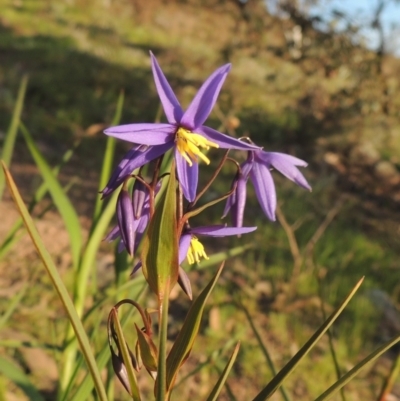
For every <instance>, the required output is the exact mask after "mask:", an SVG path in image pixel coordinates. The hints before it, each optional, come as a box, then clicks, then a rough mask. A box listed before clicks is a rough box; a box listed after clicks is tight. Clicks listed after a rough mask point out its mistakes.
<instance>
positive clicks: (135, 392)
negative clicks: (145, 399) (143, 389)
mask: <svg viewBox="0 0 400 401" xmlns="http://www.w3.org/2000/svg"><path fill="white" fill-rule="evenodd" d="M112 316H113V322H114V323H115V326H114V327H115V331H116V333H117V336H118V342H119V345H120V349H121V356H122V359H123V361H124V365H125V368H126V371H127V374H128V380H129V385H130V389H131V395H132V398H133V400H134V401H140V400H141V398H140V393H139V387H138V382H137V379H136V374H135V372H134V370H133V366H132V362H131V357H130V355H129V351H128V346H127V345H126V341H125V336H124V332H123V330H122V327H121V323H120V321H119V318H118V313H117V311H116V310H115V309H114V310H113V311H112Z"/></svg>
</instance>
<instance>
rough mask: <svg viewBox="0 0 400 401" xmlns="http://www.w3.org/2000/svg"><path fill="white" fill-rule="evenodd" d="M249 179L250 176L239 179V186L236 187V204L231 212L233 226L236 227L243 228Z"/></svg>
mask: <svg viewBox="0 0 400 401" xmlns="http://www.w3.org/2000/svg"><path fill="white" fill-rule="evenodd" d="M247 178H248V175H246V176H242V177H241V178H239V181H238V184H237V187H236V202H235V204H234V207H233V209H232V211H231V216H232V224H233V225H234V226H235V227H242V226H243V216H244V209H245V206H246V199H247V188H246V186H247Z"/></svg>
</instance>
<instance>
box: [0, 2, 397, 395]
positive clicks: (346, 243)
mask: <svg viewBox="0 0 400 401" xmlns="http://www.w3.org/2000/svg"><path fill="white" fill-rule="evenodd" d="M320 3H324V4H326V3H328V4H329V1H328V0H327V1H324V2H323V1H322V0H321V1H318V0H315V1H308V2H307V1H290V0H287V1H285V0H281V1H279V0H275V1H272V0H270V1H267V2H264V1H261V0H247V1H240V0H175V1H174V0H147V1H141V0H119V1H116V0H59V1H57V2H54V1H50V0H40V1H39V0H36V1H33V0H31V1H29V0H0V10H1V11H0V146H1V145H2V141H4V138H5V132H6V130H7V127H8V126H9V124H10V120H11V115H12V110H13V108H14V105H15V102H16V97H17V93H18V87H19V85H20V82H21V79H22V77H23V76H25V75H27V76H28V77H29V83H28V86H27V92H26V97H25V103H24V108H23V113H22V121H23V122H24V124H25V125H26V126H27V127H28V128H29V130H30V132H31V133H32V136H33V138H34V140H35V142H36V144H37V145H38V147H39V148H40V150H41V151H42V152H43V154H44V155H45V156H46V158H47V160H48V161H49V163H50V164H51V165H55V164H57V163H58V161H59V160H60V158H61V157H62V155H63V154H64V153H65V152H66V151H67V150H68V149H70V148H71V147H73V146H74V144H76V143H77V142H79V144H80V145H79V148H77V149H76V151H75V153H74V155H73V157H72V159H71V161H70V162H69V163H67V164H66V166H65V167H63V169H62V170H61V173H60V176H59V179H60V181H61V182H62V183H63V184H64V185H68V187H69V195H70V197H71V199H72V201H73V203H74V205H75V207H76V208H77V210H78V212H79V216H80V219H81V222H82V225H83V227H86V228H88V227H89V225H90V223H89V220H90V216H91V215H92V209H93V205H94V201H95V198H96V197H97V196H98V195H97V181H98V176H99V171H100V166H101V163H102V157H103V153H104V146H105V137H104V135H103V134H102V130H103V129H104V128H105V127H106V126H108V125H109V124H110V121H111V119H112V116H113V114H114V112H115V107H116V102H117V98H118V96H119V94H120V92H121V91H123V92H124V95H125V102H124V107H123V113H122V119H121V122H122V123H128V122H143V121H149V122H151V121H154V120H155V119H156V118H159V116H160V106H159V100H158V96H157V93H156V91H155V87H154V84H153V81H152V75H151V69H150V59H149V50H151V51H153V52H154V53H155V55H156V56H157V58H158V60H159V63H160V65H161V66H162V68H163V70H164V72H165V74H166V75H167V77H168V79H169V81H170V83H171V85H172V86H173V88H174V90H175V92H176V93H177V96H178V98H179V99H181V102H182V104H183V105H187V104H188V102H189V101H190V99H191V98H192V96H193V94H194V93H195V92H196V90H197V88H198V87H199V85H200V84H201V83H202V82H203V81H204V79H205V78H206V77H207V76H208V75H209V74H210V73H211V72H212V71H213V70H214V69H215V68H216V67H218V66H220V65H221V64H223V63H226V62H231V63H232V64H233V68H232V71H231V73H230V74H229V76H228V79H227V81H226V83H225V85H224V88H223V90H222V93H221V95H220V98H219V101H218V107H217V108H216V109H215V110H214V111H213V113H212V115H211V122H210V125H213V126H214V127H216V128H218V127H222V128H225V129H226V130H227V131H228V132H229V133H230V134H232V135H236V136H251V137H252V138H253V139H254V140H255V141H256V142H257V143H258V144H260V145H261V146H264V147H265V149H266V150H273V151H280V152H286V153H290V154H293V155H295V156H297V157H300V158H302V159H304V160H306V161H308V162H309V167H308V168H307V169H306V170H304V174H305V176H306V177H307V179H308V181H309V182H310V184H311V185H312V187H313V192H312V193H311V194H310V193H306V192H304V191H303V190H301V189H300V188H297V187H295V186H294V185H293V184H292V183H290V182H287V181H285V180H283V179H281V177H279V176H278V175H276V176H275V178H276V182H277V187H278V189H279V191H278V192H279V195H278V197H279V211H278V212H279V213H278V220H279V222H276V223H270V222H268V221H267V220H266V218H264V217H260V216H261V213H260V210H259V208H258V204H257V201H256V200H255V199H254V196H253V197H252V198H251V199H250V200H249V201H248V207H247V212H246V213H247V214H246V219H247V224H248V225H253V224H254V220H256V223H257V225H258V227H259V228H258V230H257V232H256V233H255V234H254V236H253V237H247V238H246V237H243V238H241V239H240V240H238V239H234V240H233V241H231V242H228V241H227V242H226V243H223V242H222V243H220V244H222V245H223V246H224V247H225V246H226V247H228V246H232V245H239V244H241V243H243V241H244V242H245V243H247V242H251V243H252V245H253V248H251V249H250V250H248V251H247V252H246V253H245V254H244V255H242V256H241V257H240V258H236V259H231V260H230V261H229V263H228V265H227V269H226V271H225V273H224V276H223V278H222V280H221V285H220V288H219V289H217V291H216V293H215V294H214V297H213V302H212V306H211V307H210V309H209V313H208V317H209V318H208V321H207V325H206V328H205V329H204V332H203V334H208V335H209V336H210V335H211V339H212V340H211V341H210V339H209V338H208V339H207V341H206V340H205V337H203V336H202V337H201V338H200V340H199V343H198V345H197V347H195V349H194V352H193V356H192V359H191V361H192V362H189V364H188V366H189V367H188V368H187V370H188V371H190V367H191V368H194V363H196V362H204V361H205V360H207V358H209V359H210V360H211V362H212V363H211V365H210V366H211V367H210V366H209V367H208V368H207V369H203V370H202V371H201V373H200V374H198V375H197V376H196V377H197V381H196V384H195V385H193V388H191V387H190V386H189V387H186V388H185V389H183V387H185V386H182V391H183V392H184V394H186V395H185V397H189V396H190V397H193V399H201V396H202V394H203V391H206V390H207V383H208V381H209V380H210V376H211V375H213V374H215V371H218V369H220V367H219V365H218V363H217V362H214V361H213V357H212V351H213V350H215V349H216V348H219V347H220V348H221V347H223V346H224V345H225V343H226V341H227V337H229V338H232V339H241V340H242V341H244V346H243V348H242V351H241V353H240V355H239V362H238V363H237V368H236V370H235V373H234V374H235V375H236V381H235V382H234V383H232V385H231V390H230V391H228V395H227V397H228V398H227V399H232V397H234V398H233V399H235V397H236V398H237V399H247V398H246V397H248V396H251V395H253V394H256V392H257V391H256V389H257V388H259V387H260V386H262V385H263V384H265V377H268V375H270V373H269V370H268V369H267V368H266V367H265V371H264V370H263V369H264V368H261V367H260V366H261V365H262V356H261V355H260V352H259V349H258V348H257V347H256V346H255V344H256V342H255V339H254V335H253V333H252V330H251V329H250V328H249V325H248V322H247V320H246V316H245V315H244V314H243V313H241V312H238V309H237V307H235V306H234V305H235V302H236V301H238V299H237V297H240V301H241V302H243V303H245V304H246V307H247V308H248V309H249V311H250V312H251V314H252V315H253V316H254V317H255V321H256V324H257V325H258V327H259V329H260V331H261V332H262V333H263V336H264V338H265V342H266V344H268V346H269V347H270V352H271V354H272V359H273V360H274V362H275V364H276V366H277V367H281V366H283V364H284V362H285V361H286V360H287V359H288V357H289V356H291V355H293V353H294V352H295V351H296V350H297V349H298V348H299V346H301V345H302V344H303V343H304V341H305V340H306V339H307V338H308V336H309V335H310V333H311V332H312V331H313V330H315V328H316V327H317V326H318V324H319V323H320V322H321V319H322V316H323V310H325V312H326V313H328V312H329V311H330V310H331V308H332V306H333V305H336V304H337V303H338V302H339V301H340V300H341V299H342V298H343V297H344V295H345V294H346V293H347V292H348V291H349V290H350V288H352V287H353V285H354V284H355V282H356V281H357V280H358V279H359V278H360V277H361V276H362V275H365V276H366V280H365V283H364V285H363V290H362V292H361V293H360V294H358V296H357V299H356V300H355V301H353V303H352V304H351V306H350V307H349V308H348V310H347V312H346V313H345V314H344V316H343V318H342V320H341V322H339V324H338V325H337V327H336V329H335V332H334V333H333V342H334V344H335V349H336V353H337V355H338V356H339V360H340V361H339V362H340V369H342V371H346V370H348V368H349V366H351V365H352V364H353V363H354V362H355V361H356V360H357V359H358V358H359V357H360V355H364V354H365V353H366V352H368V351H370V350H371V349H372V348H374V347H375V346H376V345H377V344H380V343H381V342H382V341H383V340H385V339H387V338H388V337H390V336H391V335H393V334H396V333H399V331H400V312H399V304H400V270H399V268H400V267H399V255H400V246H399V245H400V212H399V210H400V209H399V205H400V91H399V89H400V81H399V80H400V78H399V77H400V60H399V59H398V57H396V55H395V54H398V53H396V51H398V49H397V48H396V47H395V42H393V40H392V38H391V36H387V35H386V34H385V32H386V31H385V30H384V28H385V27H384V24H385V22H384V20H383V17H382V15H383V13H384V11H385V7H388V6H389V3H393V4H395V2H391V1H389V0H388V1H385V0H377V1H376V2H375V3H371V4H372V6H371V10H370V14H369V15H370V18H369V20H368V21H366V20H365V19H364V20H363V21H361V22H360V21H357V20H354V19H350V18H349V15H348V14H346V6H344V7H342V9H341V10H336V9H335V8H334V7H333V6H332V8H330V13H329V14H328V15H327V14H319V13H318V8H315V7H317V6H318V5H320ZM336 3H337V2H336ZM349 3H357V2H356V1H354V2H352V1H349V2H348V3H347V2H346V4H349ZM393 4H391V6H393ZM353 5H354V4H353ZM397 7H398V8H400V4H399V5H397ZM351 9H352V8H351ZM315 10H317V11H315ZM311 11H312V12H311ZM365 29H367V30H368V32H374V34H375V37H376V38H377V40H376V41H375V43H374V46H369V43H368V37H365V34H364V32H365ZM128 148H129V144H124V143H118V144H117V154H116V160H118V159H119V158H120V156H121V155H122V154H123V152H125V151H126V150H127V149H128ZM205 170H206V171H208V172H209V173H210V171H211V170H210V169H209V170H207V168H206V169H205ZM11 171H12V173H13V174H14V175H15V177H16V180H17V183H18V184H19V186H20V188H21V191H22V193H23V194H24V196H25V197H26V200H27V201H29V200H30V196H31V194H32V193H33V191H34V190H35V188H37V186H38V184H39V182H40V180H39V178H38V173H37V169H36V168H35V165H34V163H33V161H32V159H31V157H30V154H29V151H28V150H27V148H26V145H25V143H24V141H23V139H22V137H18V138H17V145H16V148H15V152H14V154H13V159H12V164H11ZM224 174H226V176H224V177H222V179H221V180H220V181H219V183H218V184H217V185H215V186H214V191H215V192H222V191H223V190H224V189H225V187H226V183H225V182H230V180H231V176H232V171H229V169H226V171H225V172H224ZM249 191H250V193H251V191H252V189H249ZM49 204H51V201H50V199H45V200H44V201H43V202H42V206H41V209H39V211H38V212H37V215H39V214H40V213H41V212H42V211H43V210H45V209H46V210H47V209H48V208H49ZM54 210H55V209H51V205H50V212H49V213H47V214H46V216H45V217H44V218H42V219H40V220H39V221H38V226H39V228H40V229H41V230H42V231H41V232H42V234H43V235H44V237H45V238H47V243H48V246H49V247H50V251H51V252H52V254H53V255H54V256H55V258H56V260H57V262H58V265H59V266H60V270H61V271H62V272H63V274H64V275H65V277H66V281H67V282H68V267H69V266H70V263H71V260H70V256H69V255H68V253H67V252H66V249H67V248H68V237H67V236H66V234H65V233H64V234H63V231H64V229H63V225H62V223H61V222H60V220H59V219H58V218H57V213H55V212H54ZM221 210H222V208H220V209H219V210H216V211H215V214H214V215H209V216H207V218H209V219H210V220H211V219H214V220H215V219H218V218H219V216H220V215H221ZM0 213H1V216H2V217H1V220H2V227H1V228H0V235H1V237H3V236H4V237H5V235H6V233H7V232H8V230H9V228H10V227H11V225H12V224H13V222H14V219H15V216H16V214H15V212H14V211H13V206H12V205H11V201H10V198H9V196H8V195H6V197H5V199H4V201H3V203H2V204H1V208H0ZM1 237H0V238H1ZM21 244H22V245H21ZM28 244H29V241H28V239H26V238H22V239H21V242H20V244H19V245H16V246H15V247H14V248H12V249H10V250H9V251H8V252H7V253H6V254H5V255H3V256H2V260H1V261H0V308H2V309H3V310H6V306H7V304H8V302H9V300H10V298H11V297H12V296H13V294H14V293H15V292H16V291H17V290H19V289H21V288H22V287H23V286H24V285H25V283H28V285H29V288H28V289H27V290H26V292H25V294H24V297H23V302H22V304H21V305H20V306H19V307H18V308H17V309H16V311H15V312H14V314H13V318H12V320H10V322H9V323H8V324H7V327H6V328H3V330H2V331H1V332H0V347H1V348H0V352H1V353H4V355H8V356H9V357H11V358H13V360H15V361H18V363H19V364H20V366H21V367H22V368H23V369H24V371H25V372H26V373H28V375H29V377H30V378H31V380H32V381H33V382H34V383H35V385H36V386H37V388H39V389H40V390H41V392H42V394H44V396H45V397H47V398H46V399H48V400H52V399H53V398H52V397H54V390H55V386H56V384H55V383H56V381H57V370H58V369H57V366H56V362H57V358H52V357H51V356H52V354H51V352H50V353H49V352H48V351H47V350H46V351H44V350H43V347H42V348H40V347H38V348H35V347H31V348H24V347H20V346H19V347H15V346H14V347H12V346H10V344H8V343H7V341H8V340H9V339H10V338H12V339H16V340H19V341H30V342H32V343H34V342H37V343H40V344H42V345H43V344H44V343H46V344H47V343H53V344H56V343H57V338H58V337H57V336H58V333H57V330H58V329H59V328H58V326H57V325H58V324H59V322H58V323H57V320H58V319H59V315H60V314H62V313H63V312H62V309H61V306H60V305H58V303H55V302H53V301H54V299H55V295H54V294H53V293H52V291H51V290H50V287H49V281H48V279H47V278H46V277H44V275H43V271H42V270H41V269H42V268H41V267H40V262H39V261H38V260H37V258H36V257H35V253H34V251H33V250H32V249H31V248H30V247H29V245H28ZM206 246H207V249H208V253H209V254H211V253H212V250H214V251H215V252H218V251H219V250H220V248H217V247H216V246H215V245H214V244H212V243H211V242H210V243H208V244H207V245H206ZM224 249H226V248H224ZM112 261H113V256H112V248H111V247H110V246H106V245H104V247H103V248H102V249H101V253H100V254H99V256H98V274H97V280H98V281H99V283H100V287H101V286H102V288H106V287H107V285H108V284H109V283H110V282H112V280H113V272H112V269H111V268H110V265H111V264H112ZM204 271H205V270H204ZM204 275H207V273H204V272H203V271H200V272H197V273H196V272H193V273H191V279H192V280H193V284H194V287H195V291H196V289H197V288H198V287H196V286H197V285H199V286H200V285H201V283H204V281H203V279H204V277H203V276H204ZM232 294H234V295H232ZM94 297H101V294H95V295H94ZM176 302H177V306H176V311H177V312H176V316H174V322H175V323H179V322H180V319H181V317H182V316H181V313H180V308H182V305H184V306H183V307H184V308H186V307H187V302H186V301H185V300H184V298H183V297H181V295H179V296H178V300H177V301H176ZM185 302H186V303H185ZM91 305H92V303H91V301H90V300H89V301H88V305H87V307H90V306H91ZM321 305H322V306H321ZM240 322H241V323H240ZM175 323H174V324H175ZM238 323H240V324H239V325H238ZM173 335H174V330H173V329H172V332H171V336H173ZM104 336H105V332H104ZM328 348H329V347H328V341H326V343H322V344H321V346H320V349H317V350H316V351H314V353H313V355H312V357H311V358H310V360H309V362H308V364H307V365H306V364H305V365H304V367H303V369H301V371H299V372H298V373H295V374H294V375H293V376H292V377H291V378H290V380H289V381H288V384H287V387H288V390H289V393H290V394H291V395H292V397H293V399H296V400H302V399H304V400H306V399H310V398H312V396H316V395H317V394H318V393H319V392H321V391H322V390H323V389H324V388H326V387H327V386H328V385H329V384H330V383H331V382H332V381H333V380H334V378H335V375H336V373H335V369H334V367H333V363H332V357H331V354H330V353H329V352H328ZM35 352H36V354H35ZM52 352H54V350H53V351H52ZM397 352H398V350H397ZM392 359H393V355H388V356H387V358H386V359H385V360H383V361H381V362H380V363H379V364H377V365H376V366H373V367H371V368H370V370H369V371H367V372H366V373H365V374H364V376H363V377H361V378H360V379H359V381H355V382H353V383H352V384H351V385H350V386H349V388H348V389H347V390H346V391H347V392H348V394H349V395H348V397H349V398H348V399H352V400H358V399H359V400H362V399H377V397H378V394H379V388H380V386H381V384H382V380H383V377H384V375H385V372H386V373H387V370H388V368H389V367H390V364H391V361H392ZM39 361H40V363H39ZM55 361H56V362H55ZM0 384H1V386H2V387H3V388H4V389H7V391H6V392H5V394H7V396H8V397H9V398H7V399H10V400H20V399H24V398H23V397H25V395H23V394H22V393H19V392H18V390H17V389H16V388H15V387H13V384H11V383H10V382H9V381H8V380H6V379H1V383H0ZM397 384H398V387H399V383H397ZM178 388H179V387H178ZM203 388H205V389H206V390H203ZM177 391H178V390H177ZM396 391H397V397H400V390H399V388H397V389H396V387H395V388H394V390H393V396H395V395H394V394H396ZM13 394H17V395H15V396H14V397H15V398H12V397H13ZM121 397H122V395H121ZM279 397H280V394H276V399H277V400H278V399H280V398H279ZM117 399H118V398H117ZM121 399H123V398H121ZM338 399H339V398H338ZM394 399H396V398H394ZM397 399H399V398H397Z"/></svg>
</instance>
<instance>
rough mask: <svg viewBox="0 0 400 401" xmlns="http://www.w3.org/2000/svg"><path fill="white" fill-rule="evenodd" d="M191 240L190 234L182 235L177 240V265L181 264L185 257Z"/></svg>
mask: <svg viewBox="0 0 400 401" xmlns="http://www.w3.org/2000/svg"><path fill="white" fill-rule="evenodd" d="M191 239H192V236H191V235H190V234H183V235H182V236H181V239H180V240H179V264H181V263H182V262H183V261H184V260H185V258H186V256H187V253H188V250H189V246H190V241H191Z"/></svg>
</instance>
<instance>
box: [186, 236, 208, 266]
mask: <svg viewBox="0 0 400 401" xmlns="http://www.w3.org/2000/svg"><path fill="white" fill-rule="evenodd" d="M186 256H187V260H188V262H189V264H191V265H192V264H193V263H194V262H197V263H199V262H200V258H204V259H208V256H207V254H206V252H205V250H204V246H203V244H202V243H201V242H200V241H199V240H198V239H197V237H195V236H192V239H191V240H190V246H189V249H188V253H187V255H186Z"/></svg>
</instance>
